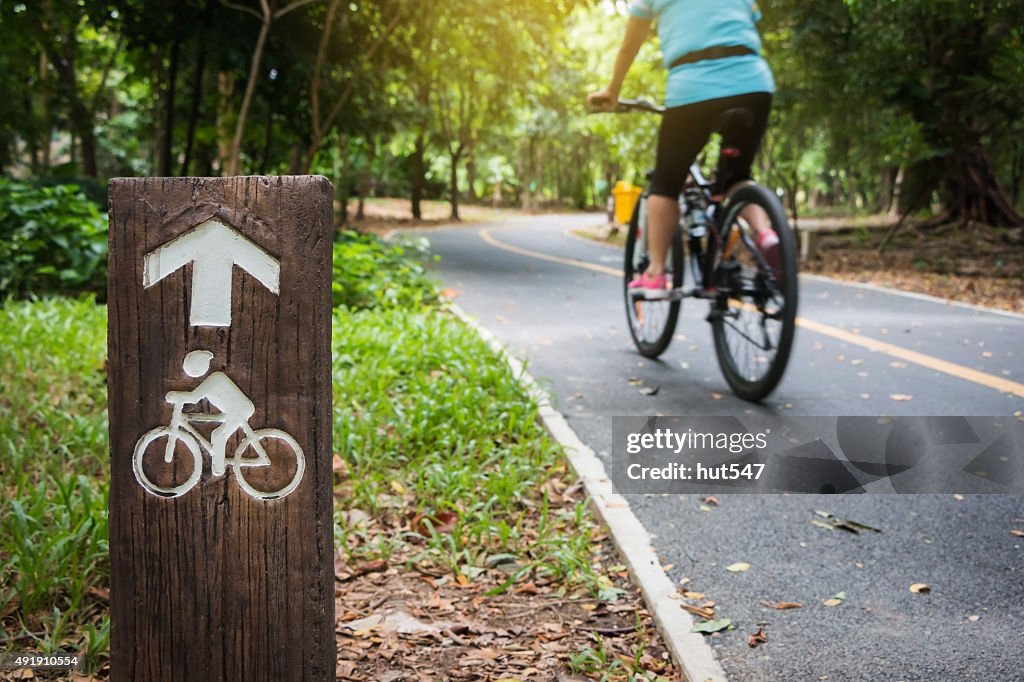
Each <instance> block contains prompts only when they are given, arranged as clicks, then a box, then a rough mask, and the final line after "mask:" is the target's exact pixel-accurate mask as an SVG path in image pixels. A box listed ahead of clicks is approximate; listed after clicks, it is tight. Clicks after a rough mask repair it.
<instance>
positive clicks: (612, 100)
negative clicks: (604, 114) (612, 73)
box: [587, 88, 619, 111]
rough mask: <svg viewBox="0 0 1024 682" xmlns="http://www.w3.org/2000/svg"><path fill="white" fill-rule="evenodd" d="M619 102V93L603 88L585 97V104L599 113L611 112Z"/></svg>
mask: <svg viewBox="0 0 1024 682" xmlns="http://www.w3.org/2000/svg"><path fill="white" fill-rule="evenodd" d="M618 102H619V93H617V92H613V91H612V89H611V88H604V89H603V90H598V91H597V92H592V93H590V94H589V95H587V104H589V105H590V106H591V108H593V109H597V110H599V111H611V110H612V109H614V108H615V106H616V104H618Z"/></svg>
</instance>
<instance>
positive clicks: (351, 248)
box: [331, 230, 437, 309]
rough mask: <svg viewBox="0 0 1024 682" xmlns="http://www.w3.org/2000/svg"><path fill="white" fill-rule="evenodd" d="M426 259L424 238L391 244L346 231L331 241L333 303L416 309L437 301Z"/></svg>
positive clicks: (346, 305) (348, 306) (374, 237)
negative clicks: (332, 243)
mask: <svg viewBox="0 0 1024 682" xmlns="http://www.w3.org/2000/svg"><path fill="white" fill-rule="evenodd" d="M428 258H429V243H428V242H427V240H426V239H423V238H419V239H406V240H404V241H402V242H401V243H398V244H391V243H388V242H386V241H384V240H383V239H381V238H380V237H377V236H375V235H372V234H362V233H359V232H353V231H349V230H346V231H344V232H342V233H341V234H340V235H339V236H338V239H337V241H335V243H334V278H333V282H332V284H331V293H332V297H333V299H334V305H335V306H344V307H347V308H353V309H361V308H376V307H395V306H401V307H412V308H418V307H419V306H421V305H423V304H426V303H429V302H431V301H436V300H437V289H436V286H435V284H434V282H433V280H432V279H430V277H429V276H428V275H427V272H426V268H425V266H424V262H425V261H426V260H427V259H428Z"/></svg>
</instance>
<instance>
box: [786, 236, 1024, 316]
mask: <svg viewBox="0 0 1024 682" xmlns="http://www.w3.org/2000/svg"><path fill="white" fill-rule="evenodd" d="M888 233H889V229H888V228H884V229H879V228H867V227H862V228H852V229H849V228H847V229H842V230H840V231H837V232H821V233H819V236H818V244H817V249H816V256H815V257H814V258H811V259H809V260H808V261H806V262H805V263H803V264H802V266H801V268H802V270H803V271H804V272H813V273H817V274H822V275H828V276H829V277H835V278H836V279H842V280H847V281H854V282H862V283H868V284H877V285H881V286H887V287H892V288H894V289H901V290H903V291H912V292H917V293H924V294H930V295H932V296H938V297H940V298H947V299H950V300H953V301H959V302H962V303H972V304H975V305H981V306H986V307H990V308H998V309H1001V310H1008V311H1012V312H1017V313H1024V243H1021V241H1020V237H1019V229H1018V230H1017V231H1016V232H1014V231H1012V230H1005V229H995V228H991V227H987V226H973V227H972V229H970V230H965V229H960V228H957V227H953V226H944V227H939V228H934V229H928V230H918V229H915V228H914V227H912V226H909V225H904V226H902V227H901V228H900V229H899V230H898V231H897V232H896V234H895V236H894V237H893V238H892V239H891V240H890V242H889V243H888V244H887V245H886V246H885V247H884V248H882V243H883V241H884V240H885V238H886V235H887V234H888Z"/></svg>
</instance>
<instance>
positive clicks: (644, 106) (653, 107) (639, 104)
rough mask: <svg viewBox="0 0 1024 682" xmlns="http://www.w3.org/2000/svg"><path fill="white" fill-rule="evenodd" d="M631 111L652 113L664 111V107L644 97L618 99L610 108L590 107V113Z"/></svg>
mask: <svg viewBox="0 0 1024 682" xmlns="http://www.w3.org/2000/svg"><path fill="white" fill-rule="evenodd" d="M631 111H646V112H649V113H652V114H663V113H665V107H660V106H658V105H657V104H654V103H653V102H651V101H649V100H646V99H620V100H619V101H618V102H616V103H615V107H614V108H612V109H592V110H591V112H590V113H592V114H626V113H629V112H631Z"/></svg>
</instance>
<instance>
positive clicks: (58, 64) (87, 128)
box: [50, 48, 99, 178]
mask: <svg viewBox="0 0 1024 682" xmlns="http://www.w3.org/2000/svg"><path fill="white" fill-rule="evenodd" d="M68 49H71V48H68ZM50 61H51V63H52V64H53V65H54V68H55V69H56V70H57V75H58V77H59V78H60V81H61V83H62V84H63V85H64V89H65V93H66V94H65V96H66V97H67V100H68V115H69V116H68V118H69V122H70V124H71V131H72V132H73V133H74V134H75V135H76V136H78V139H79V141H80V143H81V151H82V172H83V173H84V174H85V175H88V176H89V177H92V178H95V177H99V170H98V167H97V164H96V136H95V133H94V132H93V129H92V116H91V115H90V114H89V110H88V108H86V106H85V103H84V102H83V101H82V97H81V93H79V90H78V78H77V75H76V72H75V62H74V57H73V56H72V55H70V54H64V55H60V54H53V55H51V57H50ZM73 146H74V145H72V147H73Z"/></svg>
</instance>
